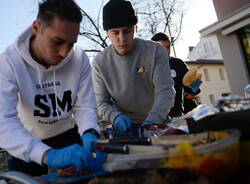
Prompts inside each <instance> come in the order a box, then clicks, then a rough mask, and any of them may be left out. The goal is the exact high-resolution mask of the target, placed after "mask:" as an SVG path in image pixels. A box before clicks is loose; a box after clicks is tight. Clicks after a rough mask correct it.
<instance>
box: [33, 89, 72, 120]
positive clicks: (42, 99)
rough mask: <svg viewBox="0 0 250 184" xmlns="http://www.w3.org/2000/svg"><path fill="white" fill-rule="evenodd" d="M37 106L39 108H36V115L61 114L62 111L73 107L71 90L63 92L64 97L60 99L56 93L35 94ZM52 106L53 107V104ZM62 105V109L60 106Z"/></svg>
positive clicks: (54, 115)
mask: <svg viewBox="0 0 250 184" xmlns="http://www.w3.org/2000/svg"><path fill="white" fill-rule="evenodd" d="M34 103H35V106H36V107H38V108H39V110H34V116H40V117H50V116H51V115H52V116H53V117H56V116H60V115H61V111H60V109H61V110H62V111H63V112H64V111H65V110H66V111H67V112H69V111H70V110H71V109H72V99H71V90H68V91H65V92H64V93H63V98H62V99H59V98H58V97H57V96H56V95H55V94H54V93H51V94H46V95H40V94H39V95H36V96H35V102H34ZM50 104H51V105H52V107H51V105H50ZM58 107H60V109H59V108H58Z"/></svg>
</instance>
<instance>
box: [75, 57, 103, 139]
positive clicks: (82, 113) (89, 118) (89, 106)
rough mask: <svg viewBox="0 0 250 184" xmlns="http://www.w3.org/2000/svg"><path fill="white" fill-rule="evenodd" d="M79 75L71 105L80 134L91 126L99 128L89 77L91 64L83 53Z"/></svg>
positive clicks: (97, 129)
mask: <svg viewBox="0 0 250 184" xmlns="http://www.w3.org/2000/svg"><path fill="white" fill-rule="evenodd" d="M81 66H82V69H81V76H80V80H79V89H78V92H77V97H76V101H75V103H74V106H73V112H74V118H75V120H76V123H77V125H78V129H79V133H80V135H82V134H83V133H84V132H85V131H86V130H88V129H90V128H93V129H95V130H96V131H98V132H99V131H100V130H99V126H98V118H97V107H96V99H95V94H94V88H93V82H92V78H91V66H90V63H89V59H88V56H87V55H86V54H85V53H84V54H83V64H82V65H81Z"/></svg>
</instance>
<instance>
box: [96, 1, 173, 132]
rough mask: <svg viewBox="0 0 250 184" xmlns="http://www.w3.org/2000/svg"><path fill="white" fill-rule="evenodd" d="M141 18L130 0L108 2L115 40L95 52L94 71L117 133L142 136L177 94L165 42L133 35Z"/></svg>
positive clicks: (102, 111)
mask: <svg viewBox="0 0 250 184" xmlns="http://www.w3.org/2000/svg"><path fill="white" fill-rule="evenodd" d="M136 24H137V16H136V15H135V10H134V9H133V7H132V5H131V3H130V2H129V1H125V0H110V1H109V2H108V3H107V4H106V5H105V6H104V8H103V28H104V30H105V31H106V32H107V35H108V37H109V39H110V40H111V42H112V44H111V45H110V46H109V47H107V48H106V49H105V50H104V51H102V52H101V53H99V54H98V55H97V56H96V57H95V59H94V61H93V73H92V75H93V81H94V90H95V94H96V99H97V105H98V113H99V116H100V118H101V119H102V120H103V121H106V122H110V123H112V124H113V127H114V130H115V134H116V135H118V136H119V135H127V134H131V132H132V133H133V134H134V135H135V136H137V133H138V130H137V129H138V128H139V132H142V130H143V128H144V127H145V126H146V125H147V126H148V125H152V124H156V123H161V122H164V121H165V119H166V117H167V114H168V113H169V110H170V109H171V108H172V107H173V104H174V98H175V90H174V81H173V79H172V77H171V72H170V67H169V62H168V59H169V58H168V56H167V53H166V51H165V49H164V47H162V46H161V45H160V44H158V43H155V42H152V41H146V40H142V39H138V38H134V33H135V31H136ZM131 130H132V131H131Z"/></svg>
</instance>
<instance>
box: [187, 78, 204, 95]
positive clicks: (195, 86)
mask: <svg viewBox="0 0 250 184" xmlns="http://www.w3.org/2000/svg"><path fill="white" fill-rule="evenodd" d="M201 84H202V81H201V80H196V81H194V82H192V84H190V86H188V87H189V88H190V89H191V91H192V92H193V93H196V92H197V91H198V90H199V89H200V85H201Z"/></svg>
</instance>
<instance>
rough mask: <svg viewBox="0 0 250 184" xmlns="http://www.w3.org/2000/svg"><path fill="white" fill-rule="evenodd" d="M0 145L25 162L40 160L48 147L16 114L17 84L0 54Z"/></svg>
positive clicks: (39, 162) (37, 161) (39, 161)
mask: <svg viewBox="0 0 250 184" xmlns="http://www.w3.org/2000/svg"><path fill="white" fill-rule="evenodd" d="M0 85H1V88H0V135H1V138H0V147H1V148H3V149H5V150H6V151H7V152H8V153H9V154H11V155H12V156H14V157H17V158H19V159H21V160H24V161H26V162H31V161H34V162H36V163H38V164H41V162H42V156H43V153H44V152H45V151H46V150H47V149H49V147H48V146H47V145H45V144H43V143H42V142H41V140H40V139H37V138H35V137H33V136H32V135H31V134H30V133H29V132H28V131H27V130H26V128H25V127H24V126H23V123H22V122H21V121H20V119H19V118H18V116H17V110H16V109H17V104H18V86H17V83H16V80H15V75H14V73H13V70H12V68H11V66H10V65H9V64H8V62H7V59H5V57H3V55H1V56H0Z"/></svg>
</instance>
